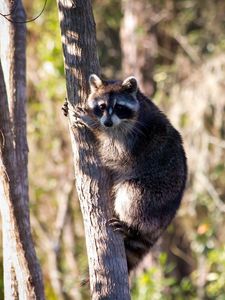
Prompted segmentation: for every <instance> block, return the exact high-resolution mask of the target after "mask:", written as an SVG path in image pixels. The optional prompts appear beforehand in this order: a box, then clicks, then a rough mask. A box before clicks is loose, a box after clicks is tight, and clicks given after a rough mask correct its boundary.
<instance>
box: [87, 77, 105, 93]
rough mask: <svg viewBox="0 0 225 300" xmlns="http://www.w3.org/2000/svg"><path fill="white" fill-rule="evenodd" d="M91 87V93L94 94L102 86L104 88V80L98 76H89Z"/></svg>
mask: <svg viewBox="0 0 225 300" xmlns="http://www.w3.org/2000/svg"><path fill="white" fill-rule="evenodd" d="M89 85H90V89H91V92H94V91H96V90H97V89H98V88H99V87H100V86H102V80H101V79H100V78H99V77H98V76H97V75H96V74H91V75H90V76H89Z"/></svg>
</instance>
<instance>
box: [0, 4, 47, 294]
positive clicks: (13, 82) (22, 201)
mask: <svg viewBox="0 0 225 300" xmlns="http://www.w3.org/2000/svg"><path fill="white" fill-rule="evenodd" d="M11 9H12V3H11V1H0V11H1V13H3V14H8V13H9V12H10V11H11ZM10 19H12V20H17V21H24V20H25V13H24V10H23V7H22V3H21V1H18V2H17V7H16V10H15V12H14V14H12V15H10ZM0 28H1V29H0V62H1V63H0V134H1V136H0V137H1V139H0V197H1V198H0V201H1V205H0V212H1V217H2V231H3V260H4V263H3V264H4V292H5V299H10V300H11V299H44V289H43V284H42V276H41V271H40V267H39V264H38V262H37V258H36V254H35V250H34V245H33V241H32V237H31V229H30V219H29V206H28V204H29V198H28V177H27V161H28V147H27V140H26V110H25V101H26V96H25V89H26V75H25V47H26V27H25V24H16V23H12V22H9V21H7V20H6V19H4V18H3V17H1V18H0Z"/></svg>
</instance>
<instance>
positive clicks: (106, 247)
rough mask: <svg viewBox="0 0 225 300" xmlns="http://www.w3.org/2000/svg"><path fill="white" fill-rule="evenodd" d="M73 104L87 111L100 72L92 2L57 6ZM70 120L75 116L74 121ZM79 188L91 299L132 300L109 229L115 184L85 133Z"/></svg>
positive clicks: (76, 149) (75, 134)
mask: <svg viewBox="0 0 225 300" xmlns="http://www.w3.org/2000/svg"><path fill="white" fill-rule="evenodd" d="M57 2H58V8H59V20H60V26H61V34H62V44H63V52H64V60H65V71H66V81H67V94H68V100H69V102H70V103H71V104H72V105H74V104H79V105H84V104H85V101H86V99H87V96H88V77H89V75H90V74H91V73H97V74H99V72H100V67H99V62H98V57H97V50H96V37H95V23H94V18H93V14H92V7H91V1H90V0H86V1H82V0H79V1H75V2H74V1H70V0H67V1H66V0H64V1H63V0H58V1H57ZM69 119H70V116H69ZM69 124H70V126H69V127H70V133H71V141H72V146H73V155H74V167H75V176H76V187H77V192H78V196H79V200H80V205H81V210H82V214H83V219H84V226H85V236H86V245H87V252H88V259H89V273H90V288H91V296H92V299H94V300H96V299H112V300H116V299H118V300H121V299H123V300H126V299H130V295H129V286H128V274H127V263H126V258H125V250H124V245H123V240H122V238H121V237H120V236H119V235H117V234H115V233H114V232H113V231H112V229H111V228H110V227H108V226H107V220H108V219H109V218H110V217H111V214H110V209H109V191H110V181H109V177H108V174H107V173H106V171H105V170H104V168H102V167H100V162H99V158H98V157H97V153H96V150H95V149H94V138H93V136H92V134H91V133H90V132H89V131H88V130H87V129H86V128H80V129H79V130H78V129H76V130H73V129H72V127H71V123H70V122H69Z"/></svg>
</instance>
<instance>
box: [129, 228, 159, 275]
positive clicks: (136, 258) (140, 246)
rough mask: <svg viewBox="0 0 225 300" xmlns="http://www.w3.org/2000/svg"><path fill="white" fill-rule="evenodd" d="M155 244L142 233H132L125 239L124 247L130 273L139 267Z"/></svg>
mask: <svg viewBox="0 0 225 300" xmlns="http://www.w3.org/2000/svg"><path fill="white" fill-rule="evenodd" d="M155 242H156V241H153V240H152V239H151V238H150V237H149V236H144V235H141V234H140V233H134V232H132V233H131V234H130V235H129V236H126V237H125V239H124V245H125V251H126V256H127V267H128V272H129V273H130V272H131V271H132V270H133V269H134V268H135V267H137V265H138V264H139V263H140V262H141V260H142V259H143V258H144V256H145V255H146V254H147V253H148V252H149V250H150V248H151V247H152V246H153V245H154V243H155Z"/></svg>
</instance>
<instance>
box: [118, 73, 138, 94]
mask: <svg viewBox="0 0 225 300" xmlns="http://www.w3.org/2000/svg"><path fill="white" fill-rule="evenodd" d="M122 88H123V90H124V91H126V92H128V93H136V92H137V89H138V83H137V79H136V78H135V77H134V76H130V77H127V78H126V79H125V80H124V81H123V83H122Z"/></svg>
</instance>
